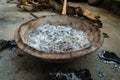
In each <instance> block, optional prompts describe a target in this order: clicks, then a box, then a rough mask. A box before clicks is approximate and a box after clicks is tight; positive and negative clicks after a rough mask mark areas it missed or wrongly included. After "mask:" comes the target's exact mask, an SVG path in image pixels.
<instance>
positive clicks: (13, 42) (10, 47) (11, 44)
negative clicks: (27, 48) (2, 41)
mask: <svg viewBox="0 0 120 80" xmlns="http://www.w3.org/2000/svg"><path fill="white" fill-rule="evenodd" d="M8 44H9V46H8V48H9V49H10V50H12V51H14V50H16V49H17V48H18V47H17V44H16V43H15V40H9V41H8Z"/></svg>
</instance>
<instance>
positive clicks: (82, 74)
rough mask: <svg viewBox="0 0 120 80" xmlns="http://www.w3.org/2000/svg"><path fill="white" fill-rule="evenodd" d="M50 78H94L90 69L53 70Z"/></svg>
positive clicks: (56, 79)
mask: <svg viewBox="0 0 120 80" xmlns="http://www.w3.org/2000/svg"><path fill="white" fill-rule="evenodd" d="M49 75H50V80H93V79H92V78H91V74H90V72H89V70H88V69H83V70H80V71H76V70H73V71H58V72H51V73H50V74H49Z"/></svg>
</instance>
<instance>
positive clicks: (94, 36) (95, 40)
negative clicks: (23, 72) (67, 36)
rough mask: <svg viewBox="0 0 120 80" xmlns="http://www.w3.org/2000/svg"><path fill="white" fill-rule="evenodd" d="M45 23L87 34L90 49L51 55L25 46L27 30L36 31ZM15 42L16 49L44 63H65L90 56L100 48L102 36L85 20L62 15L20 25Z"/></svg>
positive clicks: (45, 17) (44, 17) (41, 18)
mask: <svg viewBox="0 0 120 80" xmlns="http://www.w3.org/2000/svg"><path fill="white" fill-rule="evenodd" d="M46 22H49V23H51V24H52V25H55V26H57V25H64V26H65V25H70V26H71V27H72V28H74V29H77V30H82V31H84V32H86V33H87V37H88V40H89V42H90V44H91V47H89V48H86V49H83V50H78V51H72V52H69V53H62V54H60V53H53V52H49V53H47V52H43V51H38V50H36V49H34V48H32V47H30V46H29V45H27V36H28V31H29V30H33V31H35V30H37V28H38V27H39V25H41V24H45V23H46ZM14 38H15V42H16V43H17V45H18V47H19V48H20V49H21V50H22V51H24V52H26V53H27V54H30V55H32V56H35V57H38V58H40V59H42V60H44V61H49V62H57V63H59V62H67V61H71V60H73V59H75V58H79V57H81V56H84V55H86V54H90V53H92V52H94V51H96V50H97V49H98V48H100V47H101V45H102V44H103V35H102V34H101V31H100V30H99V29H98V28H97V27H96V26H93V25H92V24H90V23H88V22H86V20H85V19H81V18H77V17H70V16H66V15H65V16H63V15H52V16H43V17H40V18H37V19H33V20H30V21H28V22H26V23H24V24H22V25H21V26H20V27H19V28H18V29H17V30H16V31H15V36H14Z"/></svg>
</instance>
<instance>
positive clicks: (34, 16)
mask: <svg viewBox="0 0 120 80" xmlns="http://www.w3.org/2000/svg"><path fill="white" fill-rule="evenodd" d="M30 15H31V16H33V17H34V18H38V16H36V15H35V14H33V13H32V12H30Z"/></svg>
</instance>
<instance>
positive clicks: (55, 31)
mask: <svg viewBox="0 0 120 80" xmlns="http://www.w3.org/2000/svg"><path fill="white" fill-rule="evenodd" d="M27 44H28V45H29V46H31V47H33V48H35V49H37V50H40V51H45V52H57V53H65V52H71V51H77V50H83V49H85V48H88V47H90V43H89V41H88V38H87V34H86V33H85V32H83V31H81V30H76V29H73V28H72V27H70V26H69V25H67V26H53V25H50V24H49V23H46V24H44V25H42V26H40V27H38V29H37V31H34V32H30V33H29V34H28V42H27Z"/></svg>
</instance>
